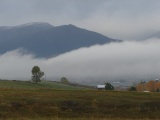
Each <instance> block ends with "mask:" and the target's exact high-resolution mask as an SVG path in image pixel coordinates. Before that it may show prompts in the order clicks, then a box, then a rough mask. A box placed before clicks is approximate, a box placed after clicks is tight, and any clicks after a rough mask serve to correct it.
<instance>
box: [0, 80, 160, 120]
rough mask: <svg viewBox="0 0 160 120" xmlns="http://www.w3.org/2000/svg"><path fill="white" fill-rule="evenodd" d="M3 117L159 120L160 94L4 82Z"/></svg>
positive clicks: (0, 104) (0, 103)
mask: <svg viewBox="0 0 160 120" xmlns="http://www.w3.org/2000/svg"><path fill="white" fill-rule="evenodd" d="M0 86H1V87H0V118H1V119H9V120H12V119H15V120H17V119H23V120H37V119H39V120H99V119H102V120H124V119H126V120H131V119H139V120H140V119H141V120H142V119H144V120H146V119H157V120H158V119H159V117H160V102H159V101H160V94H159V93H142V92H122V91H103V90H100V91H98V90H95V89H88V88H87V89H86V88H82V87H77V88H76V87H73V86H67V85H64V84H59V83H54V82H42V83H38V84H33V83H30V82H19V81H0Z"/></svg>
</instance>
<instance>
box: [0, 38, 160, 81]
mask: <svg viewBox="0 0 160 120" xmlns="http://www.w3.org/2000/svg"><path fill="white" fill-rule="evenodd" d="M159 44H160V40H148V41H143V42H123V43H111V44H106V45H96V46H92V47H90V48H81V49H78V50H75V51H71V52H68V53H65V54H62V55H60V56H57V57H53V58H49V59H40V58H39V59H38V58H34V57H33V55H31V54H24V53H23V51H22V50H14V51H10V52H7V53H5V54H3V55H0V63H1V66H0V78H1V79H20V80H29V79H30V78H31V69H32V67H33V66H34V65H38V66H39V67H40V68H41V70H42V71H44V72H45V74H46V78H47V79H50V80H59V78H61V77H63V76H65V77H67V78H68V79H69V80H71V81H75V82H82V81H83V80H85V81H86V82H88V81H92V80H93V81H96V82H97V81H104V80H110V81H117V80H120V79H126V80H128V81H130V80H132V81H134V80H135V81H136V80H140V79H144V80H145V79H157V78H160V55H159V51H160V47H159Z"/></svg>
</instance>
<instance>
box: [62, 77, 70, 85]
mask: <svg viewBox="0 0 160 120" xmlns="http://www.w3.org/2000/svg"><path fill="white" fill-rule="evenodd" d="M61 83H64V84H69V81H68V79H67V78H65V77H62V78H61Z"/></svg>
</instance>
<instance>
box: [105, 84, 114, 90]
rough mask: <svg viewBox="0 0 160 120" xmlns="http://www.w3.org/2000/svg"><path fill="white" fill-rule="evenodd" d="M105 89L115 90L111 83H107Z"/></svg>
mask: <svg viewBox="0 0 160 120" xmlns="http://www.w3.org/2000/svg"><path fill="white" fill-rule="evenodd" d="M105 90H114V87H113V85H111V84H110V83H106V85H105Z"/></svg>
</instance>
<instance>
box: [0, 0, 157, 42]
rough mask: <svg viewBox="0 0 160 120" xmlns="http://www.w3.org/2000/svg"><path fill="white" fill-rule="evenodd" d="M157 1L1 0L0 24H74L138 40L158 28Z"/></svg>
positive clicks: (122, 37)
mask: <svg viewBox="0 0 160 120" xmlns="http://www.w3.org/2000/svg"><path fill="white" fill-rule="evenodd" d="M159 6H160V1H159V0H100V1H98V0H87V1H86V0H14V1H11V0H1V1H0V17H1V20H0V25H1V26H2V25H19V24H23V23H28V22H49V23H51V24H53V25H54V26H58V25H63V24H74V25H76V26H79V27H82V28H86V29H89V30H92V31H96V32H99V33H102V34H104V35H106V36H109V37H112V38H118V39H125V40H128V39H142V38H146V37H148V36H150V35H151V34H152V33H155V32H157V31H159V30H160V22H159V21H160V14H159V11H160V7H159Z"/></svg>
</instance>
